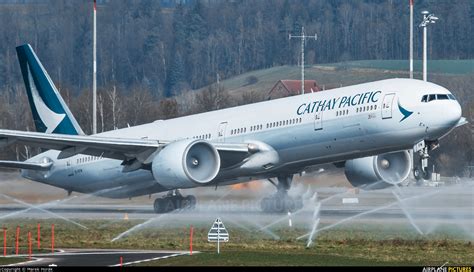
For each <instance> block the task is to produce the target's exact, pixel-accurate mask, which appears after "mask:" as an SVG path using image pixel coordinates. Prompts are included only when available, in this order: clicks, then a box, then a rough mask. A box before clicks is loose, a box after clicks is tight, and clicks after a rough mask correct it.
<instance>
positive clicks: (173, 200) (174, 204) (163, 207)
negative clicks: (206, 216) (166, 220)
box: [153, 190, 196, 213]
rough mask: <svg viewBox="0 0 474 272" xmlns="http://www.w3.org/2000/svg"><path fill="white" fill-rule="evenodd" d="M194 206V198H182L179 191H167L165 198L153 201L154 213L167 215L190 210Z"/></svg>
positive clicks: (191, 196)
mask: <svg viewBox="0 0 474 272" xmlns="http://www.w3.org/2000/svg"><path fill="white" fill-rule="evenodd" d="M195 206H196V197H195V196H193V195H188V196H185V197H184V196H183V195H182V194H181V192H180V191H179V190H173V191H169V192H168V194H167V195H166V196H165V197H162V198H157V199H155V203H154V204H153V209H154V210H155V213H168V212H171V211H174V210H181V209H192V208H194V207H195Z"/></svg>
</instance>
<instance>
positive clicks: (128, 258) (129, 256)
mask: <svg viewBox="0 0 474 272" xmlns="http://www.w3.org/2000/svg"><path fill="white" fill-rule="evenodd" d="M193 253H194V252H193ZM186 254H189V252H183V251H155V250H128V249H127V250H120V249H113V250H111V249H87V250H78V249H63V250H59V251H58V252H56V253H48V254H34V255H32V259H31V260H29V261H25V262H22V263H17V264H12V265H8V266H14V267H18V266H33V267H38V266H42V267H45V266H48V267H54V266H58V267H62V266H127V265H135V264H139V263H144V262H148V261H155V260H160V259H166V258H172V257H177V256H181V255H186ZM11 257H25V258H28V255H13V256H11ZM120 258H122V260H121V259H120ZM121 261H122V262H121Z"/></svg>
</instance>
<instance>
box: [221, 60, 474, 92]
mask: <svg viewBox="0 0 474 272" xmlns="http://www.w3.org/2000/svg"><path fill="white" fill-rule="evenodd" d="M408 67H409V66H408V61H406V60H361V61H350V62H340V63H329V64H318V65H314V66H308V67H306V69H305V78H306V79H314V80H316V81H317V82H318V84H319V86H320V87H321V88H324V89H332V88H336V87H341V86H348V85H353V84H359V83H364V82H370V81H375V80H382V79H388V78H397V77H398V78H407V77H408ZM414 70H415V73H414V78H417V79H421V78H422V74H421V70H422V69H421V62H420V61H415V63H414ZM428 73H429V74H428V76H429V78H430V79H431V80H433V79H435V77H436V80H438V81H446V80H448V81H452V80H454V81H457V80H463V79H464V78H465V77H472V75H473V74H474V60H431V61H430V62H429V67H428ZM250 77H256V78H257V82H256V83H253V84H249V83H248V79H249V78H250ZM281 79H293V80H299V79H301V69H300V67H298V66H288V65H284V66H276V67H272V68H268V69H262V70H256V71H251V72H248V73H244V74H241V75H238V76H235V77H232V78H229V79H226V80H224V81H222V84H223V86H224V87H225V89H226V90H227V91H229V93H230V94H231V95H240V94H242V93H246V92H257V93H260V94H263V95H265V94H267V93H268V92H269V91H270V90H271V89H272V87H273V86H274V85H275V84H276V83H277V82H278V80H281Z"/></svg>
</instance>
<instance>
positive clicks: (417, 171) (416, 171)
mask: <svg viewBox="0 0 474 272" xmlns="http://www.w3.org/2000/svg"><path fill="white" fill-rule="evenodd" d="M413 176H414V177H415V179H416V180H417V181H418V180H420V179H422V174H421V170H420V168H419V167H415V169H414V170H413Z"/></svg>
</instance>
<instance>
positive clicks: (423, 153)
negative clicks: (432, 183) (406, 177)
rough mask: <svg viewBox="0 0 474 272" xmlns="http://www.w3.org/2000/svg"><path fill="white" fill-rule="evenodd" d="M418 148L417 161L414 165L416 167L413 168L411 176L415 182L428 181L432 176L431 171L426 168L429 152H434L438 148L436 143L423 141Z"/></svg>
mask: <svg viewBox="0 0 474 272" xmlns="http://www.w3.org/2000/svg"><path fill="white" fill-rule="evenodd" d="M417 146H418V149H415V151H418V156H419V161H418V163H416V166H415V167H413V175H414V177H415V179H416V180H417V181H420V180H422V179H423V180H430V179H431V176H432V174H433V171H432V170H430V167H428V163H429V161H428V160H429V158H430V155H429V152H430V151H432V150H435V149H436V148H438V147H439V143H438V141H423V142H421V143H420V144H419V145H417Z"/></svg>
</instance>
